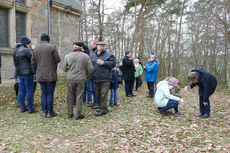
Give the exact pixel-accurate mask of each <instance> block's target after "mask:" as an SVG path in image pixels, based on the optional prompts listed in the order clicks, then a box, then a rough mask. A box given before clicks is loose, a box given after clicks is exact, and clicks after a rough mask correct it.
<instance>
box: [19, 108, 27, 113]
mask: <svg viewBox="0 0 230 153" xmlns="http://www.w3.org/2000/svg"><path fill="white" fill-rule="evenodd" d="M20 111H21V113H24V112H27V111H28V109H27V108H26V107H25V108H22V107H21V109H20Z"/></svg>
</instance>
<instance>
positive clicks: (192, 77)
mask: <svg viewBox="0 0 230 153" xmlns="http://www.w3.org/2000/svg"><path fill="white" fill-rule="evenodd" d="M188 80H190V81H195V80H198V75H197V73H196V72H190V73H189V74H188Z"/></svg>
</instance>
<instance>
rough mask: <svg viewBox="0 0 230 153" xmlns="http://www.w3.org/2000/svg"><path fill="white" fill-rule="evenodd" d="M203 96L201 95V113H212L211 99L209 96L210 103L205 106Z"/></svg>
mask: <svg viewBox="0 0 230 153" xmlns="http://www.w3.org/2000/svg"><path fill="white" fill-rule="evenodd" d="M203 102H204V101H203V96H202V95H200V113H201V114H210V101H209V97H208V100H207V101H206V102H207V103H208V105H206V106H204V103H203Z"/></svg>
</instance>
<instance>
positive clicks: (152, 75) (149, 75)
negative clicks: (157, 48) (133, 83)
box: [145, 60, 158, 82]
mask: <svg viewBox="0 0 230 153" xmlns="http://www.w3.org/2000/svg"><path fill="white" fill-rule="evenodd" d="M145 66H146V68H145V81H146V82H156V81H157V72H158V64H157V61H156V60H155V61H148V63H147V64H146V65H145Z"/></svg>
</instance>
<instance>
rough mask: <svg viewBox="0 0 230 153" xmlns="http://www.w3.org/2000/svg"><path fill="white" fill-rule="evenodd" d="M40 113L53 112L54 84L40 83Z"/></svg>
mask: <svg viewBox="0 0 230 153" xmlns="http://www.w3.org/2000/svg"><path fill="white" fill-rule="evenodd" d="M40 86H41V90H42V95H41V102H42V111H53V99H54V91H55V87H56V82H40Z"/></svg>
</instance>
